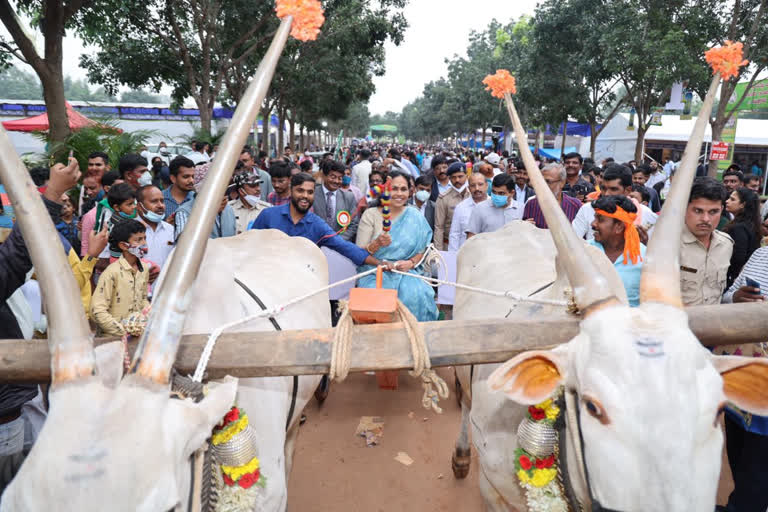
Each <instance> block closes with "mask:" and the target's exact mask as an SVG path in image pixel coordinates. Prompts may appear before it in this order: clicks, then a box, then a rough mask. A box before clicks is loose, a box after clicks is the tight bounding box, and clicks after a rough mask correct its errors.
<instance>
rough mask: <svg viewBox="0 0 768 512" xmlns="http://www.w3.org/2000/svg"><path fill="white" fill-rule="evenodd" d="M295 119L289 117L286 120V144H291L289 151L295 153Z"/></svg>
mask: <svg viewBox="0 0 768 512" xmlns="http://www.w3.org/2000/svg"><path fill="white" fill-rule="evenodd" d="M295 136H296V121H294V120H293V119H291V120H290V121H289V122H288V145H289V146H291V151H293V152H294V153H296V151H297V150H296V139H295V138H294V137H295Z"/></svg>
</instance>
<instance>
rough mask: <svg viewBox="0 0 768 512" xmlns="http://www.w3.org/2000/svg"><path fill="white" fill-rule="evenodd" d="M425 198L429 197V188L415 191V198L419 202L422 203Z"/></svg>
mask: <svg viewBox="0 0 768 512" xmlns="http://www.w3.org/2000/svg"><path fill="white" fill-rule="evenodd" d="M427 199H429V190H419V191H418V192H416V200H417V201H419V202H420V203H423V202H424V201H426V200H427Z"/></svg>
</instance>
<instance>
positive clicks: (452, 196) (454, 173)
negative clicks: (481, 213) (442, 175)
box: [434, 162, 469, 251]
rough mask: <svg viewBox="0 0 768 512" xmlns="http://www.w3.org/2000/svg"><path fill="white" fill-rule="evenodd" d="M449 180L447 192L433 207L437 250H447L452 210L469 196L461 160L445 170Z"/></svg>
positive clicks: (465, 174)
mask: <svg viewBox="0 0 768 512" xmlns="http://www.w3.org/2000/svg"><path fill="white" fill-rule="evenodd" d="M446 174H447V175H448V179H449V180H450V182H451V188H450V189H448V192H446V193H444V194H442V195H441V196H440V197H439V198H438V199H437V203H436V208H435V240H434V241H435V247H437V249H438V250H439V251H445V250H448V235H449V233H450V232H451V222H452V221H453V211H454V210H455V209H456V206H457V205H458V204H459V203H460V202H462V201H463V200H464V199H466V198H467V197H469V189H468V188H467V170H466V167H465V166H464V164H462V163H461V162H454V163H452V164H451V165H450V166H448V170H447V171H446Z"/></svg>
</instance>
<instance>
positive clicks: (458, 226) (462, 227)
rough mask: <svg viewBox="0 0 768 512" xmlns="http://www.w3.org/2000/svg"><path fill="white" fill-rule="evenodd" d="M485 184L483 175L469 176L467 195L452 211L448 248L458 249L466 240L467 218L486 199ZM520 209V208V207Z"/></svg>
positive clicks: (451, 249) (474, 174)
mask: <svg viewBox="0 0 768 512" xmlns="http://www.w3.org/2000/svg"><path fill="white" fill-rule="evenodd" d="M487 190H488V188H487V186H486V184H485V177H484V176H483V175H482V174H479V173H473V174H472V176H470V177H469V197H467V198H466V199H464V200H463V201H462V202H460V203H459V204H458V205H457V206H456V209H455V210H454V211H453V222H451V233H450V235H449V236H448V250H449V251H458V250H459V248H460V247H461V246H462V245H464V242H466V241H467V228H468V226H469V219H470V217H471V216H472V212H473V211H474V210H475V207H476V206H477V205H479V204H480V203H482V202H484V201H487V200H488V193H487ZM518 208H519V209H520V211H522V208H520V207H519V206H518Z"/></svg>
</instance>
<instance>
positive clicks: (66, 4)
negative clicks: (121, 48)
mask: <svg viewBox="0 0 768 512" xmlns="http://www.w3.org/2000/svg"><path fill="white" fill-rule="evenodd" d="M97 1H99V0H17V1H15V2H13V3H12V2H11V1H10V0H0V21H2V22H3V25H4V26H5V29H6V31H7V32H8V34H9V37H5V36H0V67H6V66H8V65H9V64H10V63H11V60H12V58H13V57H15V58H16V59H18V60H20V61H21V62H23V63H25V64H29V66H31V67H32V69H33V70H34V72H35V74H37V76H38V78H39V79H40V82H41V84H42V88H43V98H44V99H45V106H46V109H47V111H48V119H49V121H50V124H51V128H50V134H51V138H52V140H54V141H64V140H65V139H66V138H67V137H68V136H69V133H70V130H69V122H68V120H67V111H66V100H65V95H64V70H63V51H64V50H63V44H62V43H63V39H64V34H66V33H67V31H68V30H70V31H71V30H75V31H79V30H82V29H83V28H84V24H83V18H82V16H81V14H82V10H83V9H84V8H90V9H91V11H92V12H93V13H95V15H94V16H93V17H92V18H91V21H94V22H95V23H96V26H97V27H101V26H102V23H101V20H100V19H99V18H100V16H99V15H100V13H99V10H98V8H97V7H96V6H95V3H96V2H97ZM22 19H29V20H31V23H30V26H28V27H27V26H25V24H24V22H23V21H22ZM32 32H37V33H39V34H41V35H42V40H43V44H42V45H41V46H42V48H43V52H42V53H41V52H40V51H38V49H37V46H36V45H35V38H34V36H33V35H32V34H31V33H32Z"/></svg>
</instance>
